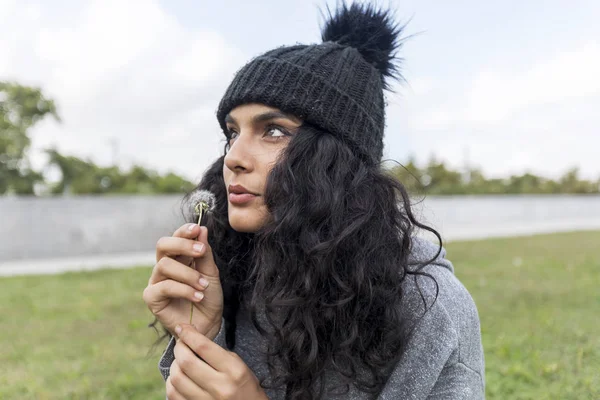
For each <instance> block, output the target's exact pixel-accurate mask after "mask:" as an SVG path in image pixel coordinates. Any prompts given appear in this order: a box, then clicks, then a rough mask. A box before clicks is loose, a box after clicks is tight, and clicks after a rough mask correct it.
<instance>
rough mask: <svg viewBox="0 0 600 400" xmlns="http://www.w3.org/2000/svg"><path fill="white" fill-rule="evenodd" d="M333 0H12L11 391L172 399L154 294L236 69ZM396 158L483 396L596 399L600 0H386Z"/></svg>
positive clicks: (1, 315)
mask: <svg viewBox="0 0 600 400" xmlns="http://www.w3.org/2000/svg"><path fill="white" fill-rule="evenodd" d="M327 4H328V5H330V6H331V7H334V6H335V1H325V0H323V1H318V2H307V1H301V0H293V1H292V0H289V1H285V2H281V1H275V0H258V1H254V2H246V1H241V0H238V1H233V0H222V1H219V2H216V1H214V2H208V1H203V0H196V1H191V0H171V1H166V0H164V1H156V0H147V1H143V0H133V1H127V2H120V1H113V0H103V1H98V0H83V1H81V0H80V1H52V2H50V1H42V0H39V1H35V0H31V1H17V0H0V332H2V335H0V348H2V349H3V350H2V352H0V398H2V399H4V398H6V399H13V398H14V399H55V398H56V399H64V398H74V399H75V398H77V399H79V398H86V399H87V398H90V399H133V398H139V399H142V398H144V399H147V398H157V399H160V398H164V384H163V382H162V379H161V377H160V374H159V373H158V370H157V368H156V364H157V361H158V358H159V357H160V353H161V352H162V348H163V345H159V346H158V347H157V348H155V349H152V348H151V345H152V343H153V342H154V340H155V339H156V337H157V336H156V333H155V332H154V331H153V330H152V329H149V328H147V324H148V323H149V322H151V321H152V318H151V315H150V313H149V312H148V311H147V309H146V308H145V305H144V304H143V301H142V299H141V296H142V291H143V289H144V287H145V286H146V284H147V281H148V278H149V276H150V271H151V268H152V265H153V264H154V246H155V244H156V241H157V240H158V238H160V237H161V236H166V235H170V234H171V233H172V232H173V230H174V229H175V228H176V227H178V226H179V225H180V224H181V223H182V222H183V220H182V217H181V210H180V201H181V198H182V195H183V194H184V193H185V192H186V191H188V190H190V189H191V188H193V187H194V186H195V185H196V184H197V183H198V181H199V179H200V178H201V176H202V174H203V172H204V170H205V169H206V167H208V166H209V165H210V164H211V163H212V162H213V161H214V160H215V158H217V157H218V156H219V154H220V151H221V150H222V148H223V144H224V141H223V135H222V134H221V133H220V130H219V126H218V124H217V121H216V118H215V110H216V107H217V104H218V102H219V100H220V97H221V95H222V94H223V92H224V90H225V88H226V87H227V85H228V84H229V82H230V81H231V79H232V77H233V75H234V73H235V71H236V70H237V69H239V68H240V67H241V66H242V65H243V64H244V63H245V62H246V61H248V60H249V59H250V58H251V57H253V56H256V55H259V54H261V53H262V52H264V51H267V50H269V49H272V48H274V47H278V46H281V45H289V44H294V43H296V42H299V43H314V42H319V40H320V33H319V32H320V31H319V27H320V23H322V21H323V18H322V16H321V14H320V12H319V8H321V9H324V8H325V5H327ZM377 4H380V5H382V6H385V7H391V8H393V9H394V10H396V15H397V18H398V20H400V21H402V22H404V23H406V24H407V25H406V28H405V30H404V35H403V36H404V37H405V38H406V40H405V41H404V45H403V47H402V49H401V51H400V56H401V57H402V58H403V61H402V63H401V71H402V74H403V77H404V79H405V81H404V82H399V83H394V84H393V85H392V86H393V89H394V91H393V92H391V93H388V94H387V101H388V108H387V128H386V129H387V130H386V139H385V140H386V149H385V155H384V158H385V159H386V163H385V166H384V167H385V168H387V169H388V170H389V172H390V173H391V174H394V175H396V176H397V177H398V178H400V179H401V180H402V182H403V183H404V184H405V186H406V187H407V189H409V191H410V193H411V194H412V196H413V199H414V207H415V210H416V212H417V215H418V217H419V218H420V220H421V221H424V222H426V223H428V224H430V225H432V226H433V227H434V228H436V229H437V230H439V231H440V233H441V234H442V237H443V240H444V245H445V247H446V248H447V250H448V257H449V259H450V260H451V261H452V262H453V263H454V265H455V268H456V274H457V276H458V277H459V278H460V279H461V281H462V282H463V283H464V284H465V286H466V287H467V289H469V291H470V292H471V294H472V295H473V297H474V299H475V302H476V303H477V306H478V309H479V313H480V317H481V321H482V334H483V341H484V347H485V354H486V378H487V397H488V398H490V399H506V398H510V399H559V398H560V399H598V398H600V378H599V376H600V374H599V373H598V371H600V335H598V329H599V328H600V323H598V322H597V317H594V316H595V315H597V314H598V311H599V310H600V292H599V291H598V290H597V288H598V286H599V285H600V254H599V253H598V251H597V247H598V244H600V159H599V157H598V152H599V150H598V149H600V112H598V110H600V74H599V73H598V71H600V25H599V24H598V23H597V21H598V20H599V19H600V2H597V1H594V0H589V1H585V0H578V1H571V2H568V3H567V2H565V1H558V0H555V1H539V0H538V1H530V2H518V1H504V2H500V3H491V2H478V1H474V0H464V1H455V2H433V1H413V0H407V1H402V2H400V1H391V0H390V1H387V2H377Z"/></svg>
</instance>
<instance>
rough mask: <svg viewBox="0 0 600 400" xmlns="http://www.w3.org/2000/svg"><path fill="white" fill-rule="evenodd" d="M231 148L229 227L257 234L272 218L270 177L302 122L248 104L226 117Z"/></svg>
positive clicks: (226, 174) (226, 169)
mask: <svg viewBox="0 0 600 400" xmlns="http://www.w3.org/2000/svg"><path fill="white" fill-rule="evenodd" d="M225 122H226V124H227V130H228V132H229V133H228V136H229V137H230V138H231V140H230V141H229V149H228V151H227V154H226V155H225V163H224V165H223V179H224V180H225V187H226V188H227V198H228V201H227V202H228V214H229V224H230V225H231V227H232V228H233V229H235V230H236V231H238V232H257V231H258V230H259V229H260V228H261V227H262V226H264V225H265V223H266V222H267V220H268V218H269V214H268V212H267V209H266V206H265V203H264V197H263V195H264V191H265V185H266V181H267V175H268V174H269V172H270V171H271V168H272V167H273V165H274V164H275V162H276V161H277V158H278V156H279V154H280V153H281V152H282V151H283V150H284V149H285V148H286V147H287V145H288V143H289V141H290V139H291V137H292V136H293V135H294V134H295V132H296V130H297V128H298V127H299V126H300V125H301V121H300V120H298V119H297V118H295V117H294V116H292V115H289V114H284V113H283V112H281V111H280V110H278V109H277V108H273V107H268V106H265V105H262V104H244V105H241V106H238V107H236V108H234V109H233V110H231V112H230V113H229V114H228V115H227V117H225Z"/></svg>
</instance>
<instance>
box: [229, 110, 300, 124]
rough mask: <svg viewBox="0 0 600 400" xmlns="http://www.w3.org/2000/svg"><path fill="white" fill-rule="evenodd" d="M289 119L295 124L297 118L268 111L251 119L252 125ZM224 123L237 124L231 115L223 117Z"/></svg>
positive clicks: (279, 112)
mask: <svg viewBox="0 0 600 400" xmlns="http://www.w3.org/2000/svg"><path fill="white" fill-rule="evenodd" d="M281 118H283V119H289V120H290V121H292V122H297V118H295V117H293V116H291V115H290V114H286V113H283V112H281V111H268V112H266V113H262V114H258V115H255V116H254V117H253V118H252V123H253V124H258V123H261V122H265V121H270V120H272V119H281ZM225 122H229V123H232V124H237V122H236V120H235V119H234V118H233V117H232V116H231V114H227V115H226V116H225Z"/></svg>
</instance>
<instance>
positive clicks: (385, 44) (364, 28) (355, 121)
mask: <svg viewBox="0 0 600 400" xmlns="http://www.w3.org/2000/svg"><path fill="white" fill-rule="evenodd" d="M401 31H402V28H401V27H399V26H397V25H395V24H394V23H393V22H392V18H391V16H390V15H389V12H387V11H383V10H380V9H377V8H375V7H373V6H371V5H364V4H352V5H351V6H350V7H348V6H346V4H345V3H344V4H342V5H341V6H340V7H339V8H338V9H337V11H336V12H335V13H333V14H332V13H331V12H330V11H329V10H328V19H327V21H326V23H325V26H324V27H323V30H322V33H321V37H322V40H323V43H321V44H313V45H295V46H289V47H281V48H278V49H275V50H271V51H268V52H266V53H265V54H263V55H261V56H259V57H256V58H254V59H253V60H252V61H250V62H249V63H248V64H246V65H245V66H244V67H243V68H242V69H241V70H240V71H238V73H237V74H236V76H235V78H234V79H233V82H232V83H231V84H230V85H229V88H228V89H227V91H226V92H225V95H224V96H223V98H222V100H221V102H220V104H219V108H218V110H217V119H218V120H219V124H220V125H221V127H222V128H223V130H226V125H225V116H226V115H227V114H228V113H229V112H230V111H231V110H232V109H233V108H235V107H237V106H238V105H241V104H246V103H261V104H265V105H267V106H271V107H276V108H278V109H280V110H281V111H283V112H286V113H290V114H292V115H294V116H296V117H298V118H300V119H302V120H303V121H305V122H307V123H309V124H312V125H316V126H318V127H320V128H322V129H324V130H326V131H328V132H330V133H331V134H333V135H335V136H337V137H339V138H340V139H342V140H343V141H344V142H345V143H346V144H347V145H348V146H349V147H350V148H351V149H353V151H355V152H356V153H357V154H358V155H359V156H361V157H362V158H363V159H364V160H365V162H367V163H369V164H372V165H375V164H378V163H379V162H380V161H381V158H382V155H383V131H384V126H385V110H384V108H385V102H384V96H383V90H384V89H387V88H388V86H387V85H386V81H385V79H386V78H388V77H390V78H398V77H399V75H398V69H397V66H396V65H395V64H394V61H395V59H396V55H395V52H396V50H397V49H398V48H399V47H400V41H399V34H400V33H401Z"/></svg>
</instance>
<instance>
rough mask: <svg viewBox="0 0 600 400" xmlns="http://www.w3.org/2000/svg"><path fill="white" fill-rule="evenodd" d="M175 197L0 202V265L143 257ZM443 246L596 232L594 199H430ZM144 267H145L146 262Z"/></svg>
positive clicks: (170, 218)
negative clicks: (498, 238)
mask: <svg viewBox="0 0 600 400" xmlns="http://www.w3.org/2000/svg"><path fill="white" fill-rule="evenodd" d="M180 201H181V196H118V197H91V196H90V197H57V198H11V197H5V198H0V262H2V261H10V260H32V259H52V258H61V257H62V258H64V257H79V258H82V256H87V257H92V256H100V255H111V254H112V255H114V254H125V253H135V252H144V253H145V254H151V252H152V251H153V250H154V247H155V245H156V241H157V240H158V239H159V238H160V237H161V236H165V235H170V234H172V232H173V231H174V230H175V229H176V228H177V227H178V226H180V225H181V224H182V223H183V219H182V217H181V211H180ZM415 210H416V213H417V214H418V215H419V216H420V218H421V219H422V220H425V221H427V222H429V223H430V224H431V225H433V226H434V227H435V228H436V229H438V230H439V231H440V232H441V233H442V235H443V237H444V239H445V240H455V239H468V238H482V237H491V236H514V235H521V234H529V233H538V232H555V231H565V230H577V229H600V196H484V197H482V196H478V197H476V196H460V197H429V198H427V199H426V200H425V201H424V202H422V203H420V204H416V206H415ZM150 261H151V260H150Z"/></svg>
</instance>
